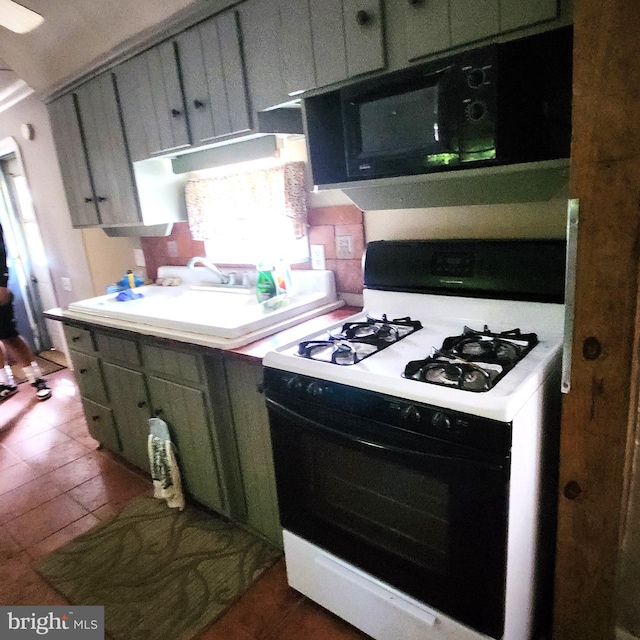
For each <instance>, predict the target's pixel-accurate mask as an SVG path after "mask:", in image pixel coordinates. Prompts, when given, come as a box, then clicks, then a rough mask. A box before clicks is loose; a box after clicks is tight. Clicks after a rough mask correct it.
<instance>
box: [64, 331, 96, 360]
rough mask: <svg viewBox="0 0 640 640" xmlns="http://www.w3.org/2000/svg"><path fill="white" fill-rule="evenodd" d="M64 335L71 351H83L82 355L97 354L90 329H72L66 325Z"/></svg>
mask: <svg viewBox="0 0 640 640" xmlns="http://www.w3.org/2000/svg"><path fill="white" fill-rule="evenodd" d="M64 335H65V338H66V340H67V345H68V346H69V349H72V350H73V351H81V352H82V353H95V351H96V347H95V344H94V342H93V336H92V334H91V331H89V330H88V329H81V328H80V327H72V326H70V325H68V324H65V325H64Z"/></svg>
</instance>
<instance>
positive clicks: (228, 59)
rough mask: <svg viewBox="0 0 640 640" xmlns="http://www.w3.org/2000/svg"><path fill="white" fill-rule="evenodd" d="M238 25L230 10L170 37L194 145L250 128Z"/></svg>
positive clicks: (235, 15) (233, 13)
mask: <svg viewBox="0 0 640 640" xmlns="http://www.w3.org/2000/svg"><path fill="white" fill-rule="evenodd" d="M238 29H239V27H238V19H237V14H236V12H235V11H230V12H227V13H224V14H222V15H219V16H216V17H215V18H212V19H210V20H207V21H206V22H204V23H202V24H201V25H199V26H197V27H194V28H193V29H189V30H188V31H186V32H184V33H183V34H181V35H180V36H178V38H177V39H176V46H177V50H178V55H179V60H180V71H181V76H182V80H183V85H184V91H185V104H186V109H187V114H188V119H189V126H190V128H191V134H192V140H193V143H194V144H199V143H203V142H207V141H209V140H213V139H214V138H218V137H220V136H225V135H229V134H232V133H238V132H240V131H246V130H248V129H250V127H251V122H250V117H249V109H248V99H247V91H246V83H245V75H244V66H243V60H242V52H241V49H240V34H239V30H238Z"/></svg>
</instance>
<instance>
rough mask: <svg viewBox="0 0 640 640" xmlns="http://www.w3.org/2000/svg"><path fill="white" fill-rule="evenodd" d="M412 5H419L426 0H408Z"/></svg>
mask: <svg viewBox="0 0 640 640" xmlns="http://www.w3.org/2000/svg"><path fill="white" fill-rule="evenodd" d="M407 2H408V3H409V4H410V5H411V6H412V7H417V6H419V5H421V4H423V3H424V0H407Z"/></svg>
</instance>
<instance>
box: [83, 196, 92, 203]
mask: <svg viewBox="0 0 640 640" xmlns="http://www.w3.org/2000/svg"><path fill="white" fill-rule="evenodd" d="M84 201H85V202H86V203H87V204H89V203H90V202H93V198H89V197H86V198H85V199H84Z"/></svg>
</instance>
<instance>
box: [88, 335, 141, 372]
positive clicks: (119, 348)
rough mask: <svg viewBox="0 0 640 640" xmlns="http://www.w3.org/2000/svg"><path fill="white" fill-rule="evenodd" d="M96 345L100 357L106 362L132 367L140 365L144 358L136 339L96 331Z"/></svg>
mask: <svg viewBox="0 0 640 640" xmlns="http://www.w3.org/2000/svg"><path fill="white" fill-rule="evenodd" d="M96 345H97V347H98V351H99V352H100V357H101V358H102V359H103V360H105V361H106V362H115V363H116V364H124V365H127V366H131V367H140V366H141V365H142V359H141V357H140V350H139V349H138V343H137V342H136V341H135V340H128V339H127V338H119V337H116V336H111V335H108V334H106V333H96Z"/></svg>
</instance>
